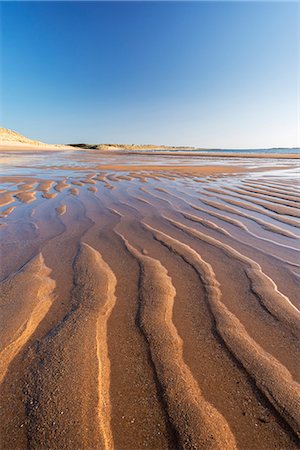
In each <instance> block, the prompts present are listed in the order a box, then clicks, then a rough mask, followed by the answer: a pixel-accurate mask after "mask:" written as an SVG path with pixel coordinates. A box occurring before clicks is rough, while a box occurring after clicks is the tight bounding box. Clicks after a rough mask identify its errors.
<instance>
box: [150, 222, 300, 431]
mask: <svg viewBox="0 0 300 450" xmlns="http://www.w3.org/2000/svg"><path fill="white" fill-rule="evenodd" d="M144 226H145V227H146V229H148V230H149V231H150V232H151V233H152V234H153V236H154V237H155V239H157V240H158V241H160V242H162V243H163V244H164V245H166V246H167V247H168V248H170V249H171V250H172V251H174V252H175V253H177V254H179V255H180V256H181V257H182V258H183V259H184V260H185V261H186V262H188V263H189V264H191V265H192V266H193V267H194V269H195V270H196V271H197V273H198V274H199V277H200V278H201V280H202V282H203V284H204V286H205V289H206V292H207V298H208V300H209V303H210V305H211V311H212V313H213V315H214V318H215V320H216V327H217V331H218V333H219V334H220V336H221V338H222V339H223V340H224V343H225V344H226V346H227V347H228V349H229V350H230V351H231V352H232V353H233V354H234V356H235V357H236V358H237V359H238V360H239V361H240V363H241V364H242V365H243V367H244V368H245V370H246V371H247V372H248V374H249V375H250V376H251V377H252V378H253V380H254V381H255V383H256V386H257V387H258V389H260V391H261V392H262V393H263V394H264V395H265V396H266V398H267V399H268V400H269V401H270V403H271V404H272V405H273V406H274V408H275V409H276V410H277V411H278V413H279V414H280V415H281V416H282V417H283V418H284V419H285V421H286V422H287V423H288V424H289V425H290V427H291V428H292V429H293V430H294V432H295V434H296V435H297V436H298V437H299V436H300V431H299V430H300V386H299V384H298V383H296V382H295V381H294V380H293V379H292V377H291V375H290V373H289V371H288V370H287V369H286V368H285V367H284V366H283V365H282V364H280V363H279V362H278V361H277V360H276V359H275V358H273V357H272V356H271V355H270V354H268V353H267V352H265V351H264V350H263V349H262V348H261V347H260V346H259V345H258V344H256V342H255V341H254V340H253V339H251V338H250V336H249V335H248V334H247V332H246V330H245V328H244V327H243V325H242V324H241V323H240V322H239V320H238V319H237V317H235V316H234V315H233V314H232V313H231V312H230V311H229V310H228V309H227V308H226V306H225V305H224V304H223V303H222V301H221V291H220V285H219V283H218V281H217V279H216V276H215V274H214V271H213V269H212V267H211V266H210V264H208V263H207V262H206V261H204V260H203V259H202V258H201V256H200V255H199V254H198V253H197V252H196V251H195V250H193V249H192V248H190V247H189V246H188V245H186V244H183V243H181V242H179V241H178V240H176V239H174V238H171V237H170V236H168V235H166V234H165V233H163V232H161V231H159V230H157V229H155V228H153V227H151V226H150V225H148V224H144Z"/></svg>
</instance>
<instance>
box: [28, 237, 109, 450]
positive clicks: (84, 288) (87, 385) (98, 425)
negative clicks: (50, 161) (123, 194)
mask: <svg viewBox="0 0 300 450" xmlns="http://www.w3.org/2000/svg"><path fill="white" fill-rule="evenodd" d="M115 284H116V280H115V277H114V274H113V273H112V271H111V270H110V268H109V267H108V265H107V264H106V263H105V262H104V261H103V259H102V257H101V255H100V254H99V253H98V252H96V251H95V250H94V249H92V248H91V247H90V246H88V245H87V244H81V245H80V249H79V252H78V254H77V257H76V260H75V264H74V289H73V293H72V309H71V310H70V312H69V313H68V314H67V315H66V316H65V318H64V320H63V321H62V322H60V323H58V324H57V326H56V327H55V328H54V329H53V330H52V331H51V332H50V333H48V334H47V335H46V336H45V337H44V338H43V339H41V340H40V341H39V343H38V344H37V345H36V346H34V347H33V348H32V349H31V353H32V355H31V358H32V363H31V365H30V371H29V373H27V374H26V377H25V383H26V389H25V395H26V407H27V415H28V421H29V423H28V427H27V434H28V438H29V446H30V447H31V448H53V449H61V448H64V449H74V448H105V449H107V448H112V446H113V444H112V437H111V432H110V402H109V397H108V395H109V360H108V356H107V342H106V324H107V320H108V317H109V315H110V313H111V310H112V308H113V306H114V303H115V296H114V290H115ZM36 405H38V408H37V407H36ZM70 418H71V420H70Z"/></svg>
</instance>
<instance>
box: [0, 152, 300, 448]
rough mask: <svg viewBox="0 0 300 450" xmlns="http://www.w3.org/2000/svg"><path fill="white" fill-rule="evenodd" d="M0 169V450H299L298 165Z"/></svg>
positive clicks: (167, 158)
mask: <svg viewBox="0 0 300 450" xmlns="http://www.w3.org/2000/svg"><path fill="white" fill-rule="evenodd" d="M7 153H8V152H6V155H4V156H3V155H2V157H3V158H4V161H5V167H4V169H5V170H4V169H3V174H2V177H1V186H0V216H1V219H0V223H1V227H0V234H1V267H0V269H1V270H0V274H1V300H0V302H1V303H0V306H1V317H0V321H1V332H0V352H1V353H0V355H1V362H2V364H1V370H0V378H1V412H0V428H1V430H0V433H1V448H3V449H27V448H34V449H46V448H51V449H60V450H61V449H70V450H71V449H72V450H73V449H96V448H97V449H98V448H101V449H102V448H103V449H112V448H115V449H122V450H123V449H128V450H129V449H130V450H131V449H143V448H148V449H166V448H169V449H174V448H178V449H179V448H185V449H234V448H238V449H250V448H251V449H271V448H272V449H273V448H282V449H283V448H284V449H295V448H299V438H300V385H299V382H300V366H299V361H300V344H299V337H300V313H299V309H300V298H299V287H300V259H299V248H300V245H299V237H300V219H299V205H300V189H299V183H298V179H299V172H300V167H299V163H298V161H297V159H296V158H275V157H274V158H273V159H272V158H270V157H269V155H268V158H266V159H264V158H263V156H261V157H260V158H258V159H257V160H256V159H255V158H253V157H251V158H249V159H248V158H247V156H243V157H241V156H237V155H235V157H234V158H232V157H231V158H230V159H228V160H226V158H222V160H219V159H212V158H205V157H203V156H201V157H198V156H197V155H190V156H189V155H186V154H185V155H184V156H179V157H178V158H177V156H178V154H176V155H175V154H174V155H171V154H170V153H168V154H165V153H164V154H147V155H146V154H144V153H139V154H136V155H132V154H131V153H128V154H125V153H124V152H123V153H122V154H120V153H111V154H108V153H101V152H98V153H97V154H96V152H93V151H91V152H89V151H79V150H77V151H76V152H70V151H67V152H60V153H59V152H50V151H49V150H47V152H45V153H43V152H40V154H39V155H38V157H37V155H35V154H34V152H31V151H29V150H28V152H26V151H25V150H23V151H21V150H18V152H17V153H16V154H13V153H11V155H10V156H9V155H7Z"/></svg>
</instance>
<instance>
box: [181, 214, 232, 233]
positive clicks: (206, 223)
mask: <svg viewBox="0 0 300 450" xmlns="http://www.w3.org/2000/svg"><path fill="white" fill-rule="evenodd" d="M181 214H182V215H183V217H185V218H186V219H188V220H191V221H192V222H197V223H201V225H203V226H205V227H206V228H209V229H211V230H214V231H218V232H219V233H222V234H225V235H226V236H231V234H230V233H229V232H228V231H227V230H225V229H224V228H222V227H220V226H219V225H216V224H215V223H214V222H212V221H211V220H206V219H202V218H201V217H198V216H194V215H193V214H188V213H183V212H181Z"/></svg>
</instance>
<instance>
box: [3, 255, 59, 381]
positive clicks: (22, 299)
mask: <svg viewBox="0 0 300 450" xmlns="http://www.w3.org/2000/svg"><path fill="white" fill-rule="evenodd" d="M50 273H51V270H50V269H49V268H48V267H47V266H46V265H45V263H44V259H43V256H42V254H41V253H40V254H38V256H36V257H34V258H33V259H31V260H30V261H29V262H28V263H27V264H25V266H24V267H23V268H22V269H21V270H20V271H18V272H16V273H15V274H13V275H12V276H10V277H9V278H7V279H6V280H4V281H3V282H2V283H1V285H0V298H1V300H0V308H1V315H0V358H1V370H0V381H2V380H3V378H4V376H5V373H6V371H7V368H8V366H9V363H10V362H11V361H12V359H13V358H14V357H15V356H16V355H17V353H18V352H19V351H20V350H21V349H22V347H23V346H24V345H25V344H26V342H27V341H28V339H29V338H30V336H31V335H32V334H33V333H34V331H35V329H36V328H37V326H38V325H39V323H40V322H41V320H42V319H43V318H44V317H45V315H46V314H47V312H48V310H49V308H50V306H51V304H52V300H53V290H54V287H55V282H54V281H53V280H52V279H51V278H50V276H49V275H50Z"/></svg>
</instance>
